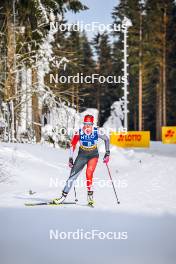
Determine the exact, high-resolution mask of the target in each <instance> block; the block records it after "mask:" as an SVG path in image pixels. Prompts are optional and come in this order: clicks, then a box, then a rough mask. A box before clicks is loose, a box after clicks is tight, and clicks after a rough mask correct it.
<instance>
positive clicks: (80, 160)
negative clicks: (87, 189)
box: [53, 155, 87, 204]
mask: <svg viewBox="0 0 176 264" xmlns="http://www.w3.org/2000/svg"><path fill="white" fill-rule="evenodd" d="M86 163H87V159H85V158H84V157H82V156H81V155H78V156H77V158H76V160H75V162H74V164H73V167H72V169H71V172H70V177H69V178H68V180H67V182H66V184H65V187H64V189H63V191H62V196H61V197H60V198H56V199H54V200H53V203H54V204H60V203H63V202H64V200H65V199H66V197H67V194H68V193H69V191H70V189H71V187H72V185H73V182H74V181H75V180H76V179H77V177H78V176H79V174H80V173H81V171H82V169H83V168H84V166H85V164H86Z"/></svg>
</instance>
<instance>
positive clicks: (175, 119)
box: [65, 0, 176, 140]
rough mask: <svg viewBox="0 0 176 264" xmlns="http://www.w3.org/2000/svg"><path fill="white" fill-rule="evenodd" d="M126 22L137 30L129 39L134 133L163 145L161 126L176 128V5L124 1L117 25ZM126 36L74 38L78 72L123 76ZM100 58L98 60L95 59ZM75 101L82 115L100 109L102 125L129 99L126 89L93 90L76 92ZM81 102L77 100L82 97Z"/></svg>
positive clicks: (95, 86)
mask: <svg viewBox="0 0 176 264" xmlns="http://www.w3.org/2000/svg"><path fill="white" fill-rule="evenodd" d="M124 16H126V17H127V18H129V19H130V20H131V22H132V26H131V27H130V28H129V35H128V45H129V48H128V54H129V57H128V62H129V92H130V93H129V110H130V112H129V129H130V130H150V131H151V134H152V139H157V140H160V139H161V126H165V125H175V124H176V103H175V102H176V81H175V76H176V75H175V71H176V67H175V64H176V52H175V51H176V5H175V2H174V0H167V1H165V0H148V1H146V3H145V5H144V4H141V1H138V0H121V1H120V3H119V4H118V5H117V6H115V7H114V8H113V11H112V23H114V24H119V23H122V20H123V19H124ZM122 39H123V34H122V33H121V32H113V34H110V33H108V32H105V33H103V34H98V35H96V36H95V37H94V39H93V41H89V40H88V39H87V37H86V33H84V34H81V33H78V32H76V33H75V32H71V33H70V34H69V37H65V41H66V42H67V47H68V48H69V50H70V52H72V54H76V58H77V59H76V61H75V63H76V64H75V65H71V64H70V65H68V69H69V70H70V69H72V70H73V71H75V72H77V71H78V70H79V72H83V73H85V74H89V73H92V72H94V73H99V74H100V75H104V76H107V75H116V76H119V75H123V72H122V67H123V63H122V57H123V54H122V49H123V42H122ZM93 54H94V55H93ZM74 89H76V93H77V94H76V93H75V91H74V95H75V98H74V99H73V100H72V102H74V103H75V104H77V105H78V106H79V110H84V109H85V108H87V107H95V108H97V109H98V110H99V123H100V125H102V124H103V123H104V122H105V121H106V119H107V117H108V116H109V114H110V106H111V104H112V103H113V102H114V101H116V100H119V98H120V97H121V96H122V95H123V92H122V90H121V85H120V84H118V85H117V84H107V83H105V84H100V83H95V84H90V85H86V84H85V85H79V87H77V88H76V87H74ZM76 95H77V96H78V98H77V96H76Z"/></svg>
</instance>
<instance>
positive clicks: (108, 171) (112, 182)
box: [106, 163, 120, 204]
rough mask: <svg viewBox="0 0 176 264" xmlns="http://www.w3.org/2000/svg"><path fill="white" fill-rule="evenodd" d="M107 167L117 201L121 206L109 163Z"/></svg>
mask: <svg viewBox="0 0 176 264" xmlns="http://www.w3.org/2000/svg"><path fill="white" fill-rule="evenodd" d="M106 167H107V170H108V174H109V177H110V179H111V183H112V187H113V189H114V193H115V196H116V199H117V204H120V201H119V199H118V196H117V192H116V189H115V186H114V182H113V179H112V176H111V172H110V169H109V166H108V164H107V163H106Z"/></svg>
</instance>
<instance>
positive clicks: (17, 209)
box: [0, 143, 176, 264]
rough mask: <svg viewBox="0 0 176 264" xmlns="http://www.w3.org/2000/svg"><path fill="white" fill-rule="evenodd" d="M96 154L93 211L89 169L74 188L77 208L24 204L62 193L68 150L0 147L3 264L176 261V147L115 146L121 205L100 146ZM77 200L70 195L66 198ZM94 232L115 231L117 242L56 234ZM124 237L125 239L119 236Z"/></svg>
mask: <svg viewBox="0 0 176 264" xmlns="http://www.w3.org/2000/svg"><path fill="white" fill-rule="evenodd" d="M99 149H100V161H99V164H98V167H97V170H96V172H95V175H94V182H95V184H94V190H95V195H94V196H95V201H96V207H95V208H94V209H92V208H88V207H86V187H85V173H84V171H83V173H82V174H81V176H80V177H79V180H78V181H77V183H76V190H77V196H78V200H79V201H78V204H77V205H64V206H62V207H61V206H59V207H46V206H45V207H35V208H34V207H33V208H32V207H25V206H24V203H25V202H37V201H47V200H49V199H52V198H55V197H57V196H58V195H60V193H61V190H62V188H63V185H64V182H65V180H66V179H67V177H68V175H69V169H68V166H67V161H68V155H69V153H68V151H67V150H63V149H53V148H51V147H49V146H46V145H35V144H33V145H32V144H31V145H30V144H5V143H4V144H1V145H0V216H1V217H0V221H1V224H0V255H1V263H2V264H28V263H34V264H35V263H36V264H39V263H42V264H45V263H46V264H49V263H51V264H56V263H57V264H58V263H59V264H60V263H63V264H65V263H66V264H67V263H69V264H70V263H81V264H82V263H83V262H84V263H85V264H87V263H96V264H97V263H98V264H99V263H103V264H104V263H107V262H108V263H111V264H116V263H120V264H128V263H130V264H133V263H134V264H145V263H153V264H154V263H155V264H175V263H176V252H175V245H176V191H175V190H176V145H163V144H161V143H151V148H150V149H134V150H133V149H130V150H129V149H119V148H116V147H112V149H111V153H112V154H111V161H110V163H109V167H110V170H111V172H112V176H113V179H114V182H115V185H116V189H117V192H118V196H119V199H120V201H121V204H120V205H117V204H116V201H115V196H114V193H113V189H112V186H111V182H110V181H109V177H108V173H107V169H106V167H105V165H104V164H103V163H102V158H103V152H104V147H103V145H100V148H99ZM31 191H32V193H34V194H30V193H31ZM73 200H74V192H73V190H72V191H71V193H70V195H69V197H68V201H73ZM92 230H97V231H95V232H99V231H101V232H103V233H105V234H107V233H108V232H116V234H118V235H119V237H118V239H106V238H105V239H100V238H99V237H98V236H96V237H94V239H85V238H84V239H81V238H80V237H79V238H80V239H73V237H71V238H70V239H56V236H52V237H51V234H58V233H60V232H66V234H68V231H69V232H77V233H78V232H82V233H83V234H85V232H93V231H92ZM124 234H125V235H126V237H127V239H122V238H124V236H123V235H124ZM120 238H121V239H120Z"/></svg>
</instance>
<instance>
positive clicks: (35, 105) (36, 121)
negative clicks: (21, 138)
mask: <svg viewBox="0 0 176 264" xmlns="http://www.w3.org/2000/svg"><path fill="white" fill-rule="evenodd" d="M36 86H37V71H36V69H34V68H33V69H32V88H33V91H32V123H33V130H34V133H35V139H36V142H37V143H38V142H40V141H41V119H40V116H41V115H40V110H39V102H38V93H37V91H36Z"/></svg>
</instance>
